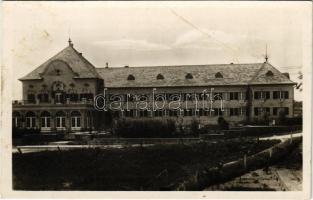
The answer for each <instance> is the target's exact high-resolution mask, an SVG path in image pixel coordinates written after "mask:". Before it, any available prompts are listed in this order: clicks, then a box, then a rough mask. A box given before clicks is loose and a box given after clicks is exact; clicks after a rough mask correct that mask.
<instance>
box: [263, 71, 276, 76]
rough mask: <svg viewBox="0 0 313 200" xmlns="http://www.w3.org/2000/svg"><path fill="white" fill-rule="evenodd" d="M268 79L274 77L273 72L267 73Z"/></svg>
mask: <svg viewBox="0 0 313 200" xmlns="http://www.w3.org/2000/svg"><path fill="white" fill-rule="evenodd" d="M265 75H266V76H267V77H271V76H274V74H273V72H272V71H270V70H269V71H267V72H266V74H265Z"/></svg>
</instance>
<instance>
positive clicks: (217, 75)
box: [215, 72, 223, 78]
mask: <svg viewBox="0 0 313 200" xmlns="http://www.w3.org/2000/svg"><path fill="white" fill-rule="evenodd" d="M215 78H223V75H222V73H221V72H217V73H216V74H215Z"/></svg>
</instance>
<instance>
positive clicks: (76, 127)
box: [71, 111, 81, 130]
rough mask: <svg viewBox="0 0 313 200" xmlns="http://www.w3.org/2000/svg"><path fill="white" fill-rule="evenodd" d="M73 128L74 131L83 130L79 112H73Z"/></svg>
mask: <svg viewBox="0 0 313 200" xmlns="http://www.w3.org/2000/svg"><path fill="white" fill-rule="evenodd" d="M71 127H72V130H80V128H81V114H80V112H78V111H73V112H71Z"/></svg>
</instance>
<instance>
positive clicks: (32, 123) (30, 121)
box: [26, 117, 36, 128]
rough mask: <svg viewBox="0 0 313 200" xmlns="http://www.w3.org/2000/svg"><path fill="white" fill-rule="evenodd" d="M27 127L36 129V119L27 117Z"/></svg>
mask: <svg viewBox="0 0 313 200" xmlns="http://www.w3.org/2000/svg"><path fill="white" fill-rule="evenodd" d="M26 127H27V128H35V127H36V118H35V117H26Z"/></svg>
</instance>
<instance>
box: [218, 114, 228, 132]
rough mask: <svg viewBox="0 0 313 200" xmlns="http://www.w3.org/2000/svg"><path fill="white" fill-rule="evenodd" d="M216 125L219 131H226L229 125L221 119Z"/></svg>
mask: <svg viewBox="0 0 313 200" xmlns="http://www.w3.org/2000/svg"><path fill="white" fill-rule="evenodd" d="M217 123H218V125H219V127H220V129H222V130H228V129H229V124H228V122H227V121H226V120H225V119H224V118H223V117H219V118H218V119H217Z"/></svg>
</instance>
